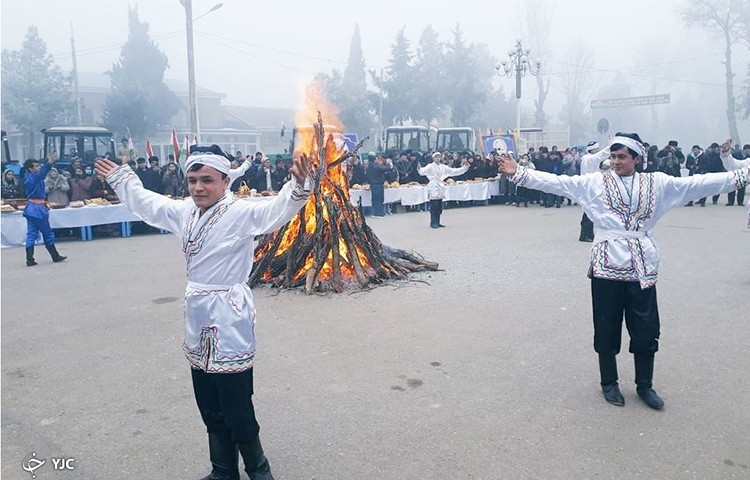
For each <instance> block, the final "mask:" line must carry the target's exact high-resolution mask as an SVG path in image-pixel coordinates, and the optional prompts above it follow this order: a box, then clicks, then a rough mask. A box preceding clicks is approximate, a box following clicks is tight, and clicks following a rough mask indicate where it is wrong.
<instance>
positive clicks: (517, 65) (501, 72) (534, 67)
mask: <svg viewBox="0 0 750 480" xmlns="http://www.w3.org/2000/svg"><path fill="white" fill-rule="evenodd" d="M530 53H531V49H530V48H523V45H521V40H520V39H519V40H516V46H515V48H513V49H510V50H508V57H509V58H510V60H503V61H502V62H500V63H499V64H498V65H495V71H496V72H497V74H498V76H501V77H503V76H505V77H508V78H510V77H512V76H513V74H515V75H516V135H519V134H520V133H521V78H523V77H525V76H526V73H527V72H528V73H530V74H531V75H538V74H539V68H540V67H541V66H542V62H540V61H538V60H537V61H535V62H532V61H531V59H530V58H529V54H530Z"/></svg>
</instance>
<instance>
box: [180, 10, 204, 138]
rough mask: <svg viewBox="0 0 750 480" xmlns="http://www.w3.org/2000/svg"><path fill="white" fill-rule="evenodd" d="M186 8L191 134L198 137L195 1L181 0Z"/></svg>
mask: <svg viewBox="0 0 750 480" xmlns="http://www.w3.org/2000/svg"><path fill="white" fill-rule="evenodd" d="M180 3H182V6H183V7H185V31H186V33H187V35H186V36H187V61H188V96H189V97H190V98H189V99H188V103H189V104H190V133H194V134H195V135H197V136H198V141H199V142H200V134H199V132H198V105H197V102H198V99H197V97H196V93H195V55H194V52H193V0H180Z"/></svg>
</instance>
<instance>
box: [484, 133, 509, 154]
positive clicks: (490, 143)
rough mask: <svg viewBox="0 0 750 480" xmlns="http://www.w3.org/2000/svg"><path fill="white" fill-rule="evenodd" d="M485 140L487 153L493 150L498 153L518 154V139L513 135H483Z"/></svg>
mask: <svg viewBox="0 0 750 480" xmlns="http://www.w3.org/2000/svg"><path fill="white" fill-rule="evenodd" d="M482 142H484V150H485V151H486V152H487V153H490V152H492V151H493V150H495V151H497V153H512V154H514V155H515V154H516V139H515V137H514V136H513V135H507V134H506V135H492V136H485V137H482Z"/></svg>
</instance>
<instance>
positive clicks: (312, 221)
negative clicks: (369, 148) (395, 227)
mask: <svg viewBox="0 0 750 480" xmlns="http://www.w3.org/2000/svg"><path fill="white" fill-rule="evenodd" d="M305 137H306V138H303V140H302V147H301V149H300V150H298V151H295V152H294V155H296V156H299V158H300V159H301V160H302V161H303V162H306V163H307V165H308V167H309V169H310V172H312V177H313V180H314V189H313V193H312V195H310V198H309V199H308V201H307V204H306V205H305V207H304V208H303V209H302V210H300V212H299V213H298V214H297V216H296V217H295V218H294V219H293V220H292V221H290V222H289V223H287V224H286V225H284V226H283V227H281V228H280V229H279V230H277V231H276V232H273V233H271V234H269V235H264V236H262V237H259V238H258V246H257V248H256V250H255V264H254V267H253V271H252V273H251V274H250V279H249V281H248V283H249V284H250V286H253V285H256V284H258V283H265V284H271V285H274V286H276V287H279V288H297V287H303V286H304V288H305V292H306V293H308V294H309V293H312V292H315V291H319V292H320V291H334V292H342V291H344V289H346V288H347V287H350V286H351V287H354V288H357V287H359V288H367V287H369V286H371V285H377V284H381V283H383V282H386V281H389V280H395V279H405V278H407V277H408V275H409V274H410V273H413V272H421V271H425V270H437V268H438V264H437V263H434V262H428V261H426V260H425V259H424V258H423V257H422V256H421V255H419V254H417V253H414V252H408V251H405V250H400V249H396V248H391V247H388V246H386V245H383V243H382V242H381V241H380V240H379V239H378V237H377V236H376V235H375V233H374V232H373V231H372V229H370V227H369V226H368V225H367V222H365V218H364V215H363V214H362V211H361V209H359V208H357V207H355V206H354V205H352V204H351V201H350V199H349V187H348V184H347V178H346V173H345V172H344V170H343V168H342V164H343V163H344V162H345V161H346V160H347V159H348V158H350V157H352V156H354V155H357V154H358V150H359V148H360V147H361V146H362V143H363V142H364V140H363V141H362V142H360V143H359V144H358V145H357V146H356V148H355V149H354V150H352V151H346V149H345V148H344V147H340V146H339V145H338V144H337V143H336V141H335V139H334V136H333V134H331V133H328V134H326V131H325V128H324V124H323V119H322V115H321V113H320V112H318V115H317V123H315V124H314V125H313V129H311V131H310V133H309V134H308V135H306V136H305Z"/></svg>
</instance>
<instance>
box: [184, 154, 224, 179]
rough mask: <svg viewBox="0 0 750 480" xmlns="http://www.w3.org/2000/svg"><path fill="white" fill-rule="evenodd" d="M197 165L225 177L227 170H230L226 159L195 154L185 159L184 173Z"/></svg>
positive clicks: (211, 155)
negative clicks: (215, 171) (213, 170)
mask: <svg viewBox="0 0 750 480" xmlns="http://www.w3.org/2000/svg"><path fill="white" fill-rule="evenodd" d="M199 164H200V165H205V166H207V167H211V168H214V169H216V170H218V171H219V172H221V173H223V174H226V175H229V170H230V169H231V168H232V167H231V165H230V164H229V159H228V158H227V157H224V156H222V155H214V154H212V153H195V154H193V155H190V156H189V157H188V158H187V161H186V162H185V173H187V172H189V171H190V169H191V168H192V166H193V165H199Z"/></svg>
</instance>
